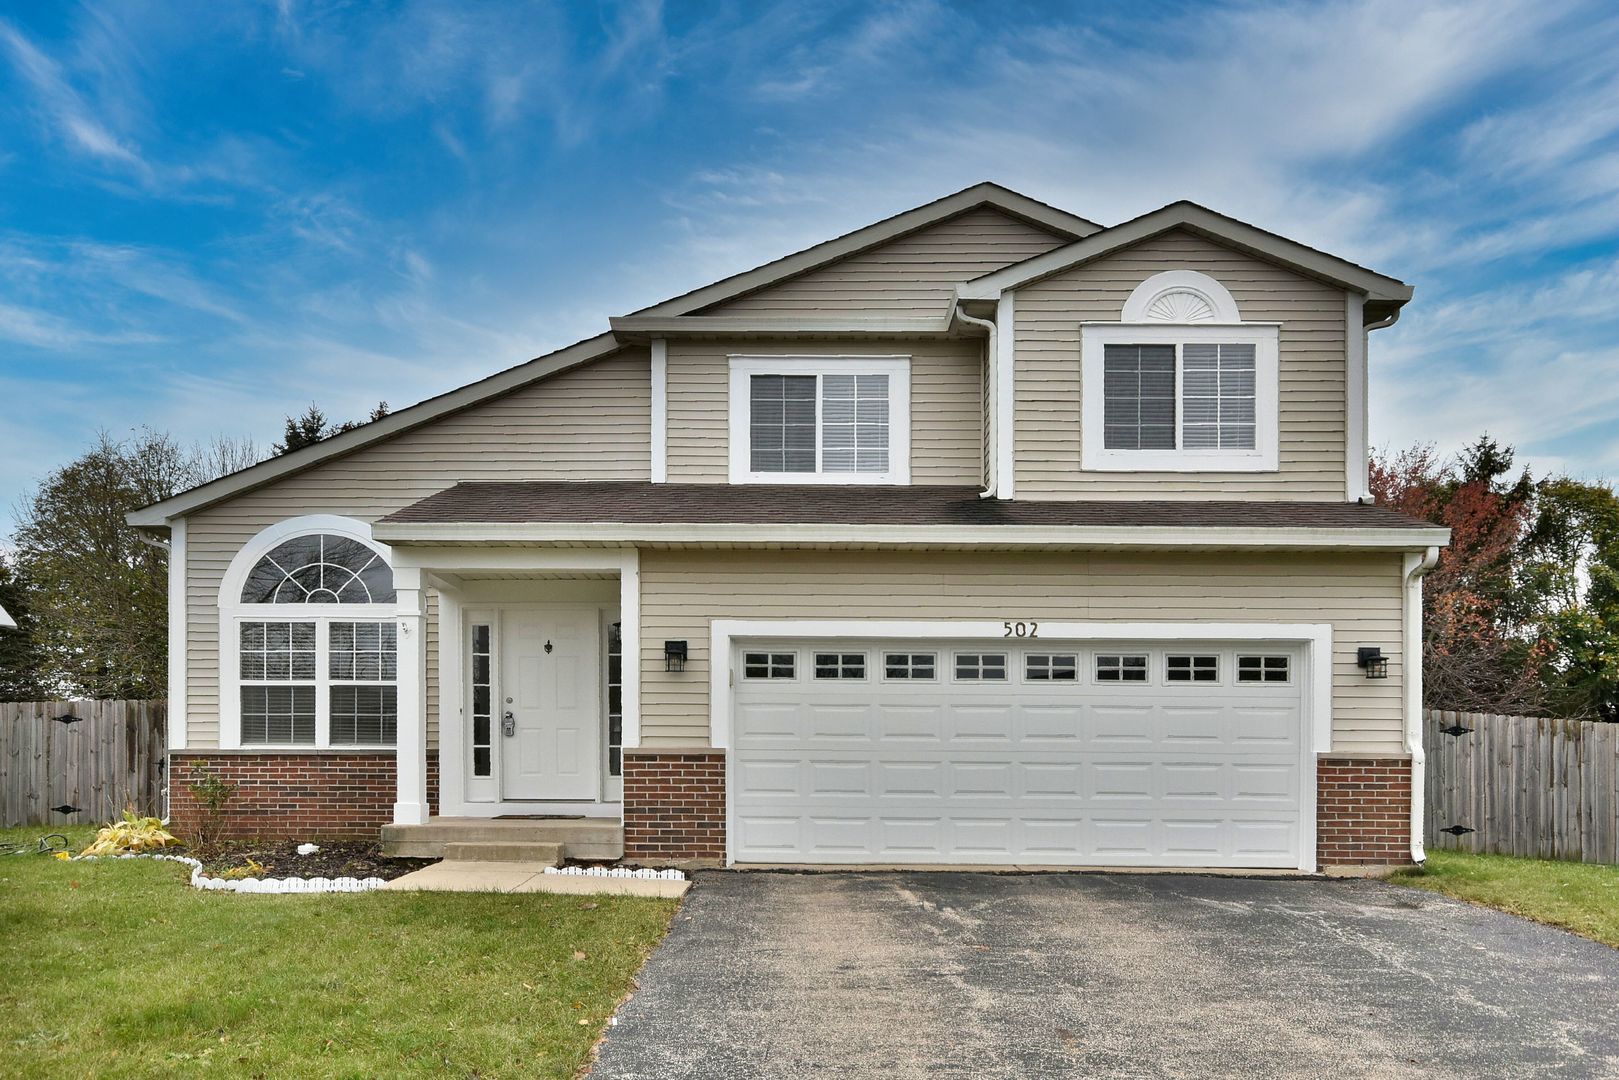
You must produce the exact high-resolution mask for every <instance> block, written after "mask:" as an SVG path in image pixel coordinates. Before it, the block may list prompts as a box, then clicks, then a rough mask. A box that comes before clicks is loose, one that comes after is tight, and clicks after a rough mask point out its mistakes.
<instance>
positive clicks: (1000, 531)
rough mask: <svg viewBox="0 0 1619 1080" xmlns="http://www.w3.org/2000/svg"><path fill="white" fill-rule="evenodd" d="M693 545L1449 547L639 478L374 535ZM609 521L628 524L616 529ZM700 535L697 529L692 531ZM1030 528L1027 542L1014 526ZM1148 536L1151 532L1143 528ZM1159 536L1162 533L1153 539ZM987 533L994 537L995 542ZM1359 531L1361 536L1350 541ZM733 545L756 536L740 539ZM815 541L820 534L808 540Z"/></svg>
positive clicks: (439, 513) (932, 497)
mask: <svg viewBox="0 0 1619 1080" xmlns="http://www.w3.org/2000/svg"><path fill="white" fill-rule="evenodd" d="M581 526H582V527H584V533H582V534H581V537H583V536H584V535H586V534H588V535H590V536H596V535H599V536H600V538H601V539H604V540H629V539H643V538H644V539H648V540H656V539H663V540H669V541H675V540H676V539H677V538H678V537H679V535H680V534H682V533H685V534H687V535H689V536H690V537H691V538H693V539H700V540H715V539H722V538H726V537H728V536H729V534H726V533H723V532H722V533H716V532H713V531H712V530H709V531H706V532H704V531H701V527H706V526H739V527H748V526H792V527H794V529H795V530H796V529H799V528H801V527H804V526H829V527H832V528H834V529H844V528H854V529H858V528H860V527H866V526H875V527H894V528H900V529H912V528H921V529H929V530H938V529H946V530H948V529H960V530H964V533H963V535H964V536H966V535H968V534H972V535H975V536H981V537H982V538H983V541H984V542H986V543H995V542H998V538H1001V537H1003V536H1004V538H1005V539H1007V540H1015V541H1019V542H1021V541H1024V540H1027V541H1028V542H1037V543H1055V544H1062V543H1069V542H1072V543H1076V544H1081V543H1092V542H1098V539H1095V538H1099V540H1100V542H1103V543H1123V542H1130V543H1135V542H1137V540H1138V538H1137V537H1136V536H1134V535H1132V536H1131V537H1129V538H1128V540H1126V538H1124V537H1120V536H1109V535H1108V533H1109V531H1112V530H1128V531H1131V532H1132V533H1136V532H1141V533H1142V538H1143V539H1146V538H1150V539H1153V541H1154V542H1158V543H1165V542H1167V543H1171V544H1174V545H1176V546H1179V545H1183V544H1190V543H1208V542H1211V540H1212V539H1213V538H1211V536H1210V534H1211V533H1219V534H1220V536H1219V538H1218V539H1220V540H1221V541H1222V542H1224V541H1227V540H1229V541H1232V542H1236V541H1237V539H1238V534H1251V533H1262V534H1264V535H1261V536H1257V537H1255V539H1256V540H1258V541H1260V542H1263V543H1265V544H1268V545H1274V544H1275V543H1276V542H1277V536H1276V535H1275V534H1278V533H1283V532H1286V533H1293V534H1298V535H1299V536H1300V537H1301V538H1303V539H1304V540H1306V541H1310V542H1312V543H1313V542H1314V540H1312V537H1319V539H1320V540H1321V541H1322V542H1325V541H1326V540H1328V539H1329V538H1330V539H1331V540H1333V541H1334V542H1344V541H1345V540H1346V539H1348V540H1351V541H1352V540H1353V539H1354V538H1355V537H1360V538H1362V539H1363V540H1364V541H1365V542H1366V543H1367V544H1368V545H1371V546H1391V547H1405V548H1410V547H1423V546H1427V545H1429V544H1435V543H1443V542H1444V541H1443V539H1442V535H1443V533H1444V530H1443V529H1438V528H1436V527H1435V526H1433V525H1431V524H1430V523H1428V522H1425V521H1420V520H1418V519H1416V518H1413V517H1409V516H1407V515H1405V514H1402V513H1400V512H1399V511H1397V510H1391V509H1389V508H1388V507H1385V506H1375V505H1371V504H1361V503H1344V502H1236V501H1222V502H1200V501H1178V500H1164V501H1122V500H1107V501H1098V500H1089V501H1044V500H1041V501H1032V500H1031V501H1012V500H1000V499H985V498H983V497H981V495H980V493H979V489H978V488H977V487H974V486H947V487H946V486H905V485H899V486H875V485H842V484H839V485H825V486H797V485H767V484H653V483H644V482H639V481H600V482H574V481H516V482H485V483H460V484H456V485H454V486H453V487H450V488H447V489H445V490H444V491H441V492H438V493H437V494H435V495H430V496H428V497H427V498H425V499H422V500H421V501H419V502H416V503H413V504H411V505H410V506H407V507H404V508H403V509H401V510H398V511H396V512H394V513H392V514H390V515H388V516H387V517H385V518H383V519H382V520H381V521H380V522H379V523H378V524H377V525H376V526H375V529H374V532H375V535H376V537H377V539H379V540H383V541H384V542H387V541H390V540H393V541H405V540H420V541H431V540H451V541H453V540H457V539H461V540H468V541H475V540H478V539H485V538H487V539H508V540H522V539H529V540H547V539H573V538H575V537H574V536H573V532H572V529H571V528H570V527H581ZM608 526H629V527H632V528H630V529H628V530H620V532H621V533H622V535H620V533H618V532H612V531H609V530H608V529H607V528H606V527H608ZM694 529H697V530H698V531H693V530H694ZM1024 530H1027V531H1028V533H1029V535H1028V536H1027V537H1022V536H1015V537H1014V536H1012V535H1010V532H1009V531H1013V532H1016V531H1024ZM1143 531H1145V532H1143ZM1154 531H1156V532H1157V534H1158V535H1156V536H1155V537H1148V534H1149V533H1152V532H1154ZM989 533H993V534H995V535H994V536H990V535H987V534H989ZM1351 534H1352V535H1351ZM730 538H733V539H738V540H740V539H747V538H749V537H748V536H747V535H744V534H742V533H738V534H737V535H736V536H734V537H730ZM803 539H804V540H805V541H806V542H813V541H814V539H815V536H814V535H811V534H805V536H804V537H803Z"/></svg>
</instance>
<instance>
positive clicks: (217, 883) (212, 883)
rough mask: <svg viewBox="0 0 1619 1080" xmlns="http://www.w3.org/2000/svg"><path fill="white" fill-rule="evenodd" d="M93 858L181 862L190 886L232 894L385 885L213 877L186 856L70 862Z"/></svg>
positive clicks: (379, 885) (363, 881)
mask: <svg viewBox="0 0 1619 1080" xmlns="http://www.w3.org/2000/svg"><path fill="white" fill-rule="evenodd" d="M95 859H162V860H164V861H166V862H177V863H185V864H186V865H187V866H189V867H191V887H192V888H193V889H207V890H209V891H212V892H234V893H334V892H342V893H355V892H370V891H371V890H373V889H380V888H382V887H383V886H384V885H386V884H387V882H386V881H384V880H383V879H382V878H378V877H368V878H352V877H340V878H323V877H317V878H297V877H291V878H217V877H209V876H207V875H206V874H204V873H203V872H202V863H200V862H199V861H197V860H196V859H193V858H191V857H190V856H189V855H151V854H146V853H141V854H127V855H75V856H74V857H73V861H74V862H79V861H81V860H83V861H86V862H89V861H93V860H95Z"/></svg>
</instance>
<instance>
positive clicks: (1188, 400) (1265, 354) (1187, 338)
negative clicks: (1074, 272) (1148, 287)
mask: <svg viewBox="0 0 1619 1080" xmlns="http://www.w3.org/2000/svg"><path fill="white" fill-rule="evenodd" d="M1081 354H1082V363H1081V367H1082V371H1081V387H1080V394H1081V400H1082V407H1081V421H1080V422H1081V432H1080V434H1081V452H1082V464H1083V466H1084V468H1086V469H1096V470H1113V471H1135V470H1140V471H1156V472H1218V471H1232V472H1265V471H1272V470H1274V469H1275V468H1276V467H1277V456H1278V446H1277V328H1276V327H1275V326H1272V325H1265V324H1252V323H1246V324H1242V325H1237V326H1198V325H1196V324H1188V325H1130V324H1123V323H1091V324H1087V325H1086V326H1084V327H1083V329H1082V334H1081Z"/></svg>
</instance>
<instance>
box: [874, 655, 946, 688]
mask: <svg viewBox="0 0 1619 1080" xmlns="http://www.w3.org/2000/svg"><path fill="white" fill-rule="evenodd" d="M937 673H938V655H937V654H936V653H930V652H929V653H895V652H891V653H884V654H883V678H885V679H910V680H913V681H924V680H926V681H932V680H933V679H934V678H935V677H936V675H937Z"/></svg>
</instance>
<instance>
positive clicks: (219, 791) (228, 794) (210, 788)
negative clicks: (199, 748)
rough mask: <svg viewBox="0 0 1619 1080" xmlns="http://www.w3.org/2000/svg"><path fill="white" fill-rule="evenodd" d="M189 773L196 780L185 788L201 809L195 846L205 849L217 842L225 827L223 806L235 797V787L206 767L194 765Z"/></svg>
mask: <svg viewBox="0 0 1619 1080" xmlns="http://www.w3.org/2000/svg"><path fill="white" fill-rule="evenodd" d="M191 772H192V774H193V775H194V776H195V777H196V779H194V780H192V781H191V782H190V783H189V784H187V785H186V787H187V788H189V789H190V790H191V796H192V798H194V799H196V800H197V803H198V805H200V806H201V807H202V818H201V820H199V821H198V822H197V844H198V846H199V847H207V846H209V845H211V844H215V843H218V842H219V837H220V834H221V833H222V832H223V831H224V827H225V805H226V804H227V803H229V802H230V801H231V799H232V798H234V797H235V795H236V785H235V784H233V783H231V782H230V781H229V780H226V779H225V778H224V777H223V776H220V775H219V774H218V773H216V772H214V771H213V770H212V769H210V768H209V767H208V766H206V765H201V764H198V765H194V766H192V768H191Z"/></svg>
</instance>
